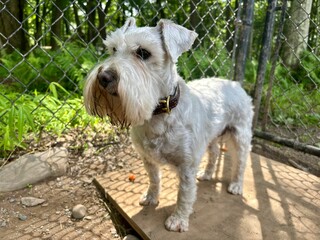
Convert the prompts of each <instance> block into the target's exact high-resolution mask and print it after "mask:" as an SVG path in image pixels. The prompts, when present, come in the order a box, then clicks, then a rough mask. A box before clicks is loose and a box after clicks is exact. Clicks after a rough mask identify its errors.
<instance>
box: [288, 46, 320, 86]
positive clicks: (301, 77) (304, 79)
mask: <svg viewBox="0 0 320 240" xmlns="http://www.w3.org/2000/svg"><path fill="white" fill-rule="evenodd" d="M300 58H301V63H300V64H299V65H298V66H297V68H296V69H294V70H293V71H291V74H292V77H293V78H294V79H295V80H296V81H297V82H298V83H299V84H301V85H302V87H303V88H304V89H308V90H312V89H314V88H316V87H317V86H320V68H319V58H317V56H316V55H315V54H313V53H311V52H308V51H305V52H304V53H303V54H302V55H301V57H300Z"/></svg>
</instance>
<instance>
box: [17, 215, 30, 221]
mask: <svg viewBox="0 0 320 240" xmlns="http://www.w3.org/2000/svg"><path fill="white" fill-rule="evenodd" d="M18 218H19V219H20V220H21V221H25V220H27V218H28V217H27V216H26V215H23V214H21V213H20V214H19V215H18Z"/></svg>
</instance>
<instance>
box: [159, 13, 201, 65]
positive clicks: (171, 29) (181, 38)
mask: <svg viewBox="0 0 320 240" xmlns="http://www.w3.org/2000/svg"><path fill="white" fill-rule="evenodd" d="M157 28H159V31H160V33H161V34H162V38H163V41H164V44H165V47H166V50H167V52H168V54H169V55H170V56H171V59H172V61H173V62H177V60H178V58H179V57H180V55H181V54H182V53H183V52H186V51H188V50H189V49H190V48H191V46H192V44H193V42H194V40H195V39H196V38H197V36H198V34H197V33H196V32H194V31H190V30H188V29H186V28H185V27H182V26H180V25H177V24H175V23H173V22H172V21H170V20H166V19H161V20H160V21H159V22H158V24H157Z"/></svg>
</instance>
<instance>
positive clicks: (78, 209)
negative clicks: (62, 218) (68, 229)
mask: <svg viewBox="0 0 320 240" xmlns="http://www.w3.org/2000/svg"><path fill="white" fill-rule="evenodd" d="M86 214H87V208H86V207H85V206H83V205H82V204H78V205H76V206H74V207H73V208H72V217H74V218H76V219H82V218H83V217H84V216H85V215H86Z"/></svg>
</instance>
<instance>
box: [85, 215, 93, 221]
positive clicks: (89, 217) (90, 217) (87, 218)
mask: <svg viewBox="0 0 320 240" xmlns="http://www.w3.org/2000/svg"><path fill="white" fill-rule="evenodd" d="M83 219H84V220H92V219H93V217H92V216H85V217H84V218H83Z"/></svg>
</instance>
